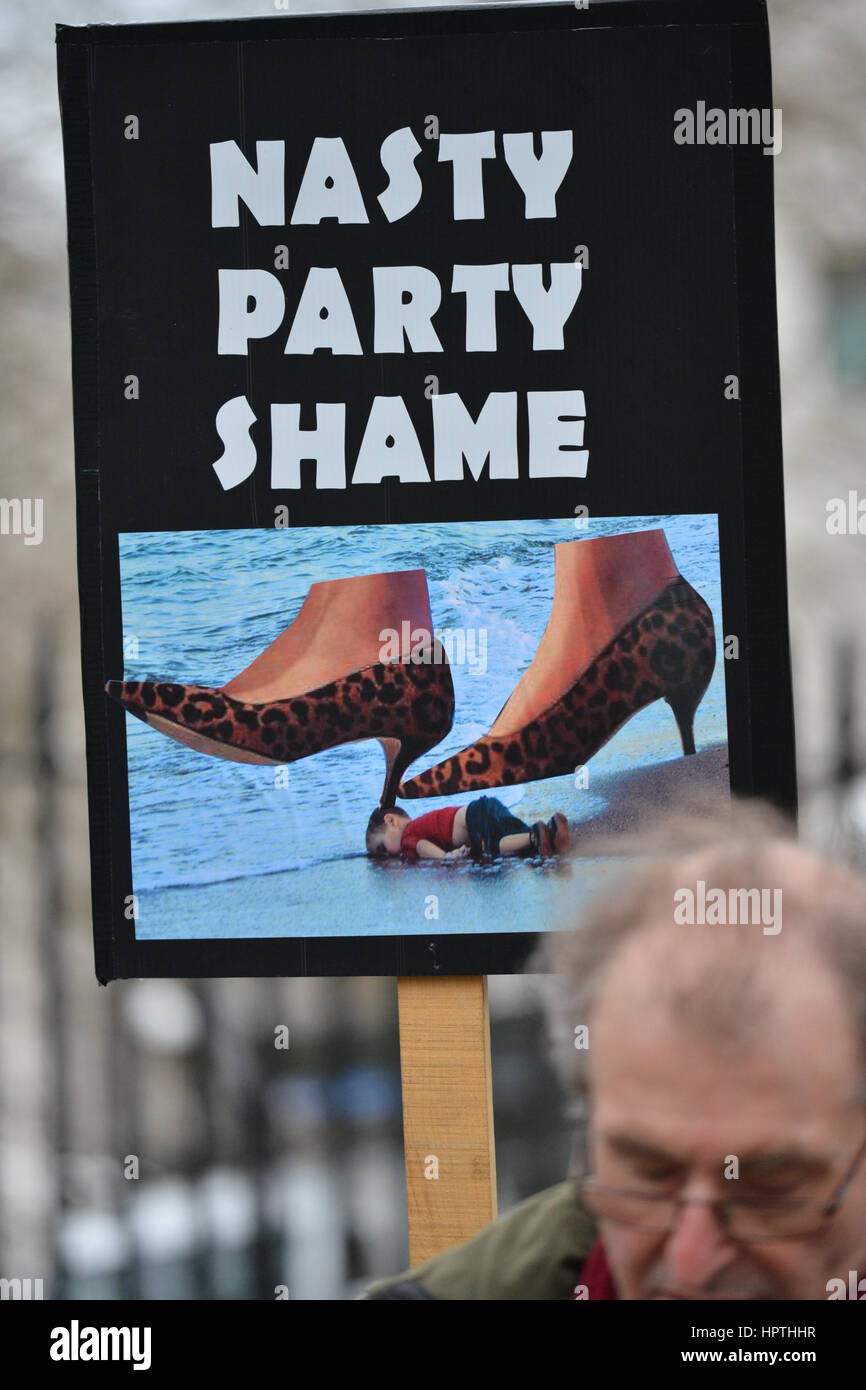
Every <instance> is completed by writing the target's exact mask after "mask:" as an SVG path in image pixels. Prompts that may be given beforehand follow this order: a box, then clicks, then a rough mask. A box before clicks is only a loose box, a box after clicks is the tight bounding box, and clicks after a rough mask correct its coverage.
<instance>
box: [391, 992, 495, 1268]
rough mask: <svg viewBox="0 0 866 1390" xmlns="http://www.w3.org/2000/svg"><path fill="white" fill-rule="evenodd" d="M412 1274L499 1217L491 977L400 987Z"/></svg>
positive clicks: (404, 1123)
mask: <svg viewBox="0 0 866 1390" xmlns="http://www.w3.org/2000/svg"><path fill="white" fill-rule="evenodd" d="M397 1000H398V1008H399V1015H400V1069H401V1072H402V1077H403V1136H404V1141H405V1151H406V1196H407V1201H408V1205H409V1254H410V1259H411V1263H412V1267H413V1268H415V1266H416V1265H419V1264H423V1263H424V1261H425V1260H429V1259H430V1258H431V1257H432V1256H433V1255H438V1254H439V1253H440V1252H441V1251H442V1250H447V1249H448V1248H449V1247H450V1246H452V1245H459V1244H460V1242H461V1241H464V1240H468V1239H469V1237H470V1236H473V1235H475V1234H476V1232H478V1231H480V1230H481V1228H482V1227H483V1226H487V1225H488V1224H489V1223H490V1222H491V1221H495V1220H496V1153H495V1150H494V1144H493V1089H492V1082H491V1072H490V1013H489V1009H488V1004H487V976H486V975H461V976H453V977H447V978H444V979H443V978H441V977H438V976H432V977H431V976H411V977H404V978H401V979H399V980H398V981H397Z"/></svg>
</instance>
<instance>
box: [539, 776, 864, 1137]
mask: <svg viewBox="0 0 866 1390" xmlns="http://www.w3.org/2000/svg"><path fill="white" fill-rule="evenodd" d="M590 853H591V854H593V855H594V856H599V857H603V856H605V855H614V856H616V857H617V858H618V859H620V858H621V856H623V855H628V856H633V857H634V858H633V862H631V863H629V864H628V866H627V868H625V870H624V872H623V874H622V875H621V876H620V877H618V878H617V879H616V886H615V887H613V888H610V887H603V888H602V890H601V891H600V892H598V893H597V894H596V895H595V897H594V898H593V899H592V900H591V902H590V903H589V904H588V905H587V907H586V908H585V909H583V910H582V911H580V912H579V913H577V914H576V913H575V910H574V905H573V902H572V903H571V904H567V905H566V906H565V912H564V916H565V920H564V922H563V923H562V926H563V927H564V928H565V929H564V930H559V931H556V932H554V933H552V934H551V936H550V937H549V938H548V939H547V941H546V942H545V945H544V946H543V947H542V950H541V960H540V962H538V964H542V965H543V968H545V969H549V970H552V971H553V974H554V979H553V980H552V981H551V982H550V983H549V995H550V997H549V1000H548V1010H547V1012H548V1033H549V1037H550V1041H551V1044H552V1050H553V1055H554V1060H555V1062H556V1064H557V1069H558V1071H559V1074H560V1077H561V1079H562V1081H563V1084H564V1086H565V1089H566V1092H567V1094H568V1096H569V1097H570V1101H571V1104H570V1109H571V1113H572V1115H573V1116H574V1117H575V1118H576V1119H577V1120H578V1122H579V1123H581V1124H582V1125H584V1124H585V1122H586V1118H587V1099H588V1093H587V1074H586V1073H587V1061H588V1052H587V1050H585V1049H579V1048H577V1047H576V1046H575V1025H578V1024H586V1025H588V1024H589V1022H590V1021H591V1019H592V1015H593V1011H594V1007H595V1004H596V1001H597V999H598V997H599V993H600V990H601V987H602V984H603V982H604V979H605V976H606V974H607V972H608V970H609V968H610V966H611V964H612V962H613V961H614V959H615V958H616V957H618V956H619V954H620V952H621V951H622V950H623V948H624V947H625V946H626V945H627V944H628V943H629V942H630V941H631V940H632V939H633V938H635V937H636V936H637V935H638V934H639V933H640V932H641V931H643V930H646V929H648V928H651V927H656V928H657V927H659V926H664V925H666V924H668V923H670V924H671V926H673V923H674V917H673V903H674V893H675V892H676V891H677V889H679V888H680V887H681V886H682V885H683V884H685V883H688V882H690V881H691V883H694V882H695V880H696V879H698V878H701V879H703V880H704V881H705V883H706V885H707V887H708V888H709V887H711V886H712V887H718V888H723V889H728V888H738V887H740V886H742V885H744V884H749V885H750V886H760V885H771V884H774V885H780V886H782V887H783V891H784V904H785V933H784V934H783V935H784V937H785V949H788V950H794V951H800V952H801V954H802V953H803V952H804V951H805V952H808V953H811V954H812V955H813V956H814V955H817V956H818V957H819V958H820V959H823V960H825V961H826V962H827V963H828V964H829V965H830V967H831V968H832V970H833V972H834V974H835V975H836V976H837V978H838V980H839V982H840V984H841V987H842V992H843V996H844V997H845V998H846V999H847V1000H848V1002H849V1003H850V1005H851V1016H852V1022H853V1024H854V1027H855V1029H856V1036H857V1040H858V1043H859V1048H860V1056H861V1059H862V1069H861V1075H863V1076H866V879H864V878H863V877H861V876H860V875H859V874H858V873H857V872H855V871H853V870H852V869H851V868H849V867H847V866H846V865H844V864H843V863H841V862H839V861H837V860H833V859H829V858H826V857H823V856H819V855H818V854H816V853H815V852H813V851H811V850H808V849H806V848H803V847H802V846H800V845H799V843H798V841H797V831H796V827H795V825H794V823H793V821H791V820H790V819H789V818H788V817H787V816H785V815H783V814H782V813H781V812H780V811H778V810H776V809H775V808H774V807H772V806H770V805H769V804H768V803H766V802H762V801H757V800H753V801H745V800H739V799H737V798H731V797H727V796H725V797H723V798H719V797H718V796H717V795H710V796H707V795H703V796H700V795H699V796H698V797H692V798H690V799H689V801H688V803H686V804H685V805H684V807H683V808H682V809H681V810H680V811H679V812H678V813H676V814H673V815H670V814H669V815H667V816H665V817H663V818H659V817H658V814H657V813H655V814H654V813H653V812H652V809H651V808H648V809H647V813H646V814H645V815H644V816H643V818H642V819H640V818H639V820H638V824H637V827H636V829H635V830H633V831H632V832H631V833H630V834H628V835H618V836H616V837H611V836H609V835H607V836H605V837H604V838H601V837H599V838H598V839H597V840H596V841H595V842H594V846H592V842H587V843H586V844H584V845H582V846H581V854H582V855H584V854H590ZM794 855H796V858H797V861H798V863H799V864H801V865H802V866H803V867H804V868H808V869H809V870H810V872H808V873H806V874H799V875H798V874H792V873H791V872H790V870H791V868H792V867H793V859H792V856H794ZM573 867H574V866H573ZM780 879H781V880H783V883H782V884H780ZM572 881H573V878H572ZM575 917H577V920H575ZM681 930H682V929H680V928H678V929H677V931H678V932H679V931H681ZM710 939H711V940H712V942H713V948H712V949H707V942H708V938H707V936H705V935H703V934H700V935H688V934H687V935H686V936H681V935H678V936H676V937H675V936H674V934H673V932H672V933H671V942H672V943H673V942H674V941H676V948H675V949H676V951H677V970H676V971H672V972H671V976H670V978H669V979H665V980H664V982H663V985H662V986H661V987H662V988H663V990H664V1002H665V1004H666V1005H667V1006H668V1007H669V1008H670V1009H671V1011H672V1014H673V1016H674V1017H675V1018H676V1021H677V1022H678V1023H680V1024H682V1025H685V1026H687V1027H689V1028H690V1029H691V1030H692V1031H693V1032H695V1033H696V1034H697V1035H698V1036H701V1037H704V1038H707V1039H708V1040H710V1041H711V1042H712V1044H713V1046H715V1047H718V1048H724V1049H726V1050H728V1051H729V1052H731V1053H741V1052H742V1051H744V1050H746V1049H747V1048H748V1047H749V1046H750V1045H751V1043H752V1041H753V1040H754V1038H755V1036H756V1035H757V1034H758V1032H759V1031H760V1029H761V1027H762V1026H763V1020H765V1019H766V1017H767V1010H768V1008H769V1007H770V1004H771V998H772V993H773V972H772V969H767V968H763V967H765V966H766V965H767V964H768V962H769V960H770V959H772V960H773V961H774V962H775V961H777V960H778V957H777V956H772V957H771V954H770V951H769V947H771V946H772V947H774V948H777V949H778V947H779V942H780V941H781V940H782V937H779V938H774V939H772V940H769V939H768V938H767V937H766V936H764V935H762V934H761V933H760V932H758V933H755V932H752V931H745V932H741V931H739V930H737V931H736V932H734V933H730V932H726V931H725V930H721V931H716V932H714V934H713V937H712V938H710ZM686 942H688V943H689V944H688V945H685V943H686ZM720 952H724V954H725V957H726V962H725V963H726V966H727V968H726V969H725V970H723V971H721V970H720V969H719V964H720V954H719V953H720ZM538 964H537V965H536V968H538ZM758 967H761V968H758ZM530 968H532V967H530ZM864 1099H866V1092H864Z"/></svg>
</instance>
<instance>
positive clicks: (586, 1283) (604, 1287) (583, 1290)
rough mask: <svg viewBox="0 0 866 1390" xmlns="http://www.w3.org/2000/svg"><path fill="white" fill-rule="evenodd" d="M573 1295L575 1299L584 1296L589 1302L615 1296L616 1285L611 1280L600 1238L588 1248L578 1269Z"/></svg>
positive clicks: (611, 1276)
mask: <svg viewBox="0 0 866 1390" xmlns="http://www.w3.org/2000/svg"><path fill="white" fill-rule="evenodd" d="M574 1296H575V1298H576V1299H578V1298H580V1299H584V1298H585V1299H587V1300H588V1301H590V1302H597V1301H598V1300H599V1299H612V1298H614V1299H615V1298H616V1297H617V1292H616V1285H615V1284H614V1282H613V1275H612V1274H611V1272H610V1266H609V1265H608V1262H607V1255H606V1254H605V1249H604V1246H603V1245H602V1243H601V1241H600V1240H597V1241H596V1243H595V1245H594V1246H593V1247H592V1249H591V1250H590V1252H589V1255H588V1256H587V1259H586V1263H585V1265H584V1266H583V1269H582V1270H581V1271H580V1280H579V1282H578V1285H577V1290H576V1291H575V1295H574Z"/></svg>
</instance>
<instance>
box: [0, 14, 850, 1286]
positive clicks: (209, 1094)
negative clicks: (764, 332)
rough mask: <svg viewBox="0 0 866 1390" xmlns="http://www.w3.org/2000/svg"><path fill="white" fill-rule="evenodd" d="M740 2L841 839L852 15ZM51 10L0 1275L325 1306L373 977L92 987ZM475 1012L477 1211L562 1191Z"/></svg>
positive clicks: (28, 167)
mask: <svg viewBox="0 0 866 1390" xmlns="http://www.w3.org/2000/svg"><path fill="white" fill-rule="evenodd" d="M383 3H384V0H377V6H376V7H378V8H382V7H383ZM350 7H351V6H349V5H348V4H347V3H345V2H344V3H343V4H342V5H341V6H340V8H350ZM290 8H291V9H294V10H296V11H298V12H300V11H302V10H311V9H315V8H317V5H316V4H314V3H309V4H302V3H292V4H291V6H290ZM321 8H335V7H330V6H326V5H323V6H321ZM355 8H364V6H355ZM265 9H266V7H265V6H262V5H261V4H252V3H249V2H248V0H245V2H244V3H241V2H240V0H231V3H226V2H225V0H211V3H208V4H204V3H196V0H175V3H171V4H164V5H163V4H154V3H150V2H149V3H147V4H145V3H143V0H136V2H135V3H134V2H133V0H106V2H105V3H97V0H93V3H87V2H86V0H70V3H67V4H64V6H63V12H62V16H60V17H61V18H62V19H63V21H64V22H66V23H94V22H115V23H119V22H130V21H133V20H138V19H147V20H149V21H153V20H159V19H189V18H205V17H206V18H211V17H228V16H235V17H236V16H242V15H251V14H261V13H263V12H264V11H265ZM770 15H771V25H772V36H773V54H774V76H775V104H776V106H777V107H781V108H782V110H783V119H784V146H783V151H782V154H781V155H780V157H779V158H778V159H777V160H776V162H775V175H776V192H777V219H778V228H777V230H778V286H779V305H780V333H781V352H782V384H783V401H784V431H785V452H786V479H787V519H788V538H789V576H788V582H789V589H790V599H791V626H792V638H793V650H794V677H795V695H796V703H797V720H798V729H797V732H798V745H799V759H800V777H801V801H802V811H803V820H804V825H805V827H806V828H807V829H809V830H810V831H812V832H814V833H815V834H816V835H817V836H819V837H822V838H824V839H825V840H828V841H829V840H833V839H837V838H838V837H839V836H841V835H842V834H843V833H845V834H847V835H852V836H858V835H859V836H860V837H861V839H862V840H863V841H866V792H864V790H863V787H864V785H866V784H864V783H862V782H861V781H860V777H861V775H862V772H863V769H864V766H866V760H864V732H863V704H864V701H863V698H862V696H861V694H860V691H861V687H862V684H863V682H862V673H863V662H864V659H866V653H864V645H866V643H864V636H863V632H862V619H861V614H862V613H863V612H864V611H866V605H864V599H866V566H864V563H863V555H864V546H866V538H864V537H862V536H860V535H832V534H830V532H829V531H828V528H827V505H828V502H831V501H832V499H834V498H848V495H849V493H850V492H855V493H857V491H858V489H860V491H861V492H862V493H863V495H864V498H866V479H864V470H863V457H864V444H866V177H864V175H866V168H864V161H866V27H864V26H863V23H862V18H863V12H862V4H861V3H860V0H833V3H832V5H823V6H820V7H819V6H817V5H816V4H815V3H814V0H771V3H770ZM57 17H58V16H56V15H54V14H52V13H49V12H46V11H45V9H44V7H42V6H41V5H39V4H38V3H37V0H0V79H2V80H0V112H2V118H3V120H2V130H3V139H2V145H0V306H2V322H3V330H4V331H3V333H2V335H0V439H2V459H3V482H2V492H3V494H4V495H5V496H9V497H12V496H18V497H32V496H34V495H38V496H40V497H41V498H42V499H43V500H44V527H45V540H44V543H43V544H41V545H39V546H32V547H26V546H24V545H23V542H22V540H21V538H19V537H12V536H9V537H3V538H0V564H2V573H3V595H4V602H3V605H2V608H0V641H2V645H0V650H2V653H3V666H2V690H3V710H4V720H3V727H2V731H0V770H2V778H3V787H4V795H3V798H2V808H0V816H2V822H0V827H2V829H0V892H2V929H0V1274H2V1275H3V1276H4V1277H7V1278H11V1277H20V1278H26V1277H31V1278H44V1280H45V1286H46V1295H47V1296H50V1297H80V1296H95V1297H110V1298H115V1297H130V1298H137V1297H207V1298H220V1297H265V1298H273V1297H274V1296H275V1289H277V1287H279V1286H283V1287H284V1288H285V1290H286V1291H287V1293H288V1295H289V1296H290V1297H292V1298H325V1299H336V1298H343V1297H348V1296H351V1295H352V1294H353V1293H354V1292H356V1291H357V1290H358V1289H359V1288H360V1287H362V1286H363V1284H364V1283H365V1282H366V1281H367V1280H369V1279H370V1278H372V1277H374V1276H376V1275H381V1274H385V1273H388V1272H391V1271H395V1270H397V1269H399V1268H402V1267H403V1266H405V1264H406V1262H407V1255H408V1249H407V1238H406V1216H405V1190H404V1178H403V1167H402V1131H401V1119H400V1083H399V1056H398V1037H397V1018H396V987H395V982H394V981H393V980H340V981H329V980H312V981H293V980H288V981H240V980H231V981H217V982H194V983H184V982H170V981H149V982H146V981H138V982H136V981H132V982H123V983H119V984H115V985H112V986H111V987H110V988H109V989H108V990H101V989H99V988H98V986H97V985H96V983H95V979H94V974H93V956H92V942H91V924H90V884H89V848H88V832H87V805H86V781H85V758H84V725H83V712H82V702H81V674H80V651H79V615H78V595H77V570H76V554H75V498H74V471H73V450H72V427H71V387H70V375H69V309H68V279H67V261H66V245H65V235H66V228H65V209H64V190H63V177H62V160H61V144H60V128H59V116H58V107H57V96H56V76H55V54H54V30H53V25H54V21H55V19H56V18H57ZM864 530H866V519H864ZM779 582H780V583H783V582H784V576H781V575H780V576H779ZM490 993H491V1008H492V1014H493V1071H494V1101H495V1110H496V1129H497V1135H496V1137H497V1163H498V1172H499V1184H500V1208H501V1209H502V1210H505V1209H507V1208H508V1207H510V1206H511V1205H513V1204H514V1203H515V1202H516V1201H517V1200H519V1199H520V1198H521V1197H522V1196H525V1195H528V1194H529V1193H530V1192H532V1191H535V1190H538V1189H539V1188H541V1187H543V1186H545V1185H547V1184H549V1183H552V1182H555V1181H557V1180H558V1179H559V1178H560V1177H561V1176H562V1175H563V1173H564V1170H565V1164H566V1160H567V1155H568V1149H569V1138H568V1127H567V1122H566V1121H565V1119H564V1117H563V1115H562V1105H561V1099H560V1097H559V1095H558V1093H557V1090H556V1086H555V1083H554V1081H553V1078H552V1075H551V1072H550V1068H549V1066H548V1063H547V1060H546V1051H545V1044H544V1039H543V1033H542V1027H541V1020H540V1016H539V1010H538V1005H537V1002H536V997H535V992H534V989H533V985H532V982H531V981H530V980H526V979H495V980H491V988H490ZM279 1025H284V1026H285V1027H286V1028H287V1029H288V1031H289V1047H288V1048H287V1049H285V1048H278V1047H277V1046H275V1033H274V1029H275V1028H276V1027H278V1026H279Z"/></svg>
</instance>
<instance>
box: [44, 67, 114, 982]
mask: <svg viewBox="0 0 866 1390" xmlns="http://www.w3.org/2000/svg"><path fill="white" fill-rule="evenodd" d="M90 61H91V57H90V52H89V50H88V48H86V47H82V46H81V45H73V46H66V45H64V46H62V47H60V48H58V51H57V86H58V96H59V102H60V119H61V127H62V135H63V166H64V178H65V183H66V216H67V251H68V259H69V302H70V317H71V325H72V353H71V361H72V427H73V438H74V446H75V499H76V529H77V540H78V543H77V558H78V600H79V611H80V623H81V672H82V691H83V696H84V712H85V719H84V730H85V748H86V760H87V801H88V820H89V827H90V879H91V900H92V905H93V932H94V948H95V968H96V978H97V979H98V980H99V982H100V984H106V983H107V982H108V980H110V979H112V978H113V977H114V975H115V971H116V959H115V942H114V932H113V929H112V918H111V911H110V900H111V881H112V878H111V875H112V869H111V857H110V837H109V820H110V814H111V813H110V804H111V803H110V791H111V784H110V777H109V752H108V749H109V745H108V729H107V721H106V710H105V700H104V697H103V691H102V685H101V672H102V670H103V666H104V661H103V633H102V601H101V599H102V555H101V549H102V540H101V537H102V517H101V506H100V480H99V420H98V411H97V401H98V395H97V378H98V361H99V339H98V309H97V306H98V283H97V273H96V235H95V225H94V212H93V204H92V174H91V158H90V93H89V65H90Z"/></svg>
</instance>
